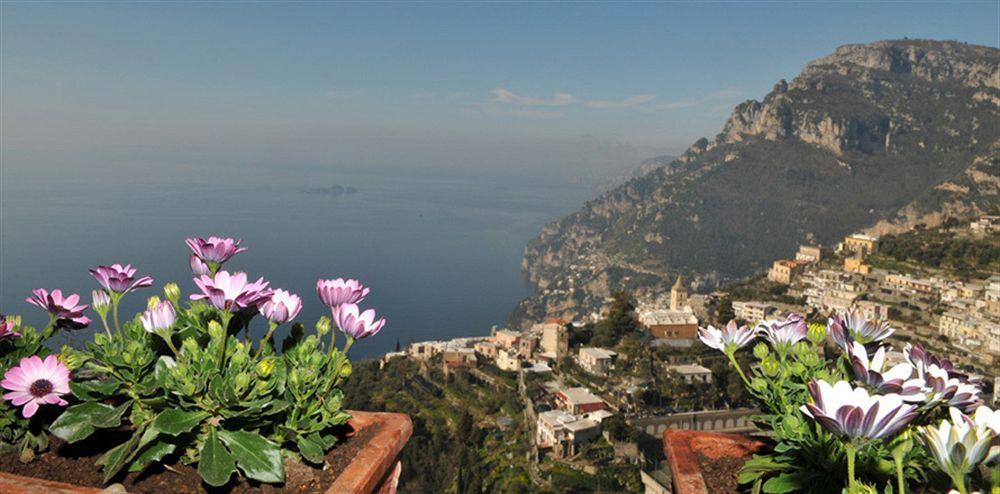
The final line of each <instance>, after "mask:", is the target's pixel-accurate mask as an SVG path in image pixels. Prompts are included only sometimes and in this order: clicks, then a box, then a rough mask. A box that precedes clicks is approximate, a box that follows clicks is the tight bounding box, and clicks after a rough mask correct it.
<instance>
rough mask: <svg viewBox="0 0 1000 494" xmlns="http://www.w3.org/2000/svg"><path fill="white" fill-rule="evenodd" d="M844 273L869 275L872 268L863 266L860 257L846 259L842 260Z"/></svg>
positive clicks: (863, 263) (862, 260)
mask: <svg viewBox="0 0 1000 494" xmlns="http://www.w3.org/2000/svg"><path fill="white" fill-rule="evenodd" d="M844 271H846V272H848V273H861V274H868V273H871V271H872V267H871V266H869V265H867V264H865V261H864V259H861V258H860V257H847V258H845V259H844Z"/></svg>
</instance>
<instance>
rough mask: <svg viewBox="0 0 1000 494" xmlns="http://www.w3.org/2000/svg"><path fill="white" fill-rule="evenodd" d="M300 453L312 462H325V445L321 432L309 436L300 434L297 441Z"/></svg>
mask: <svg viewBox="0 0 1000 494" xmlns="http://www.w3.org/2000/svg"><path fill="white" fill-rule="evenodd" d="M295 443H296V445H298V447H299V453H301V454H302V457H303V458H305V459H306V461H308V462H310V463H317V464H318V463H323V445H322V444H321V439H320V438H319V434H315V433H314V434H310V435H309V436H308V437H302V436H299V437H298V438H297V439H296V441H295Z"/></svg>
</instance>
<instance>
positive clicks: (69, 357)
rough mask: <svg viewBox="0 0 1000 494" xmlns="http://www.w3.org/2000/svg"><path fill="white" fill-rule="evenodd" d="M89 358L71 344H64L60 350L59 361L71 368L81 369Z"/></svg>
mask: <svg viewBox="0 0 1000 494" xmlns="http://www.w3.org/2000/svg"><path fill="white" fill-rule="evenodd" d="M87 360H88V358H87V355H86V354H84V353H82V352H78V351H76V350H74V349H73V348H72V347H70V346H69V345H63V347H62V349H61V350H60V351H59V361H60V362H62V363H63V364H65V365H66V367H69V370H76V369H79V368H80V367H81V366H82V365H83V364H84V363H85V362H86V361H87Z"/></svg>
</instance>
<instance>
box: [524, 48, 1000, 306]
mask: <svg viewBox="0 0 1000 494" xmlns="http://www.w3.org/2000/svg"><path fill="white" fill-rule="evenodd" d="M998 156H1000V50H997V49H994V48H989V47H983V46H974V45H967V44H962V43H956V42H937V41H922V40H905V41H882V42H877V43H872V44H868V45H848V46H843V47H840V48H838V49H837V51H836V52H835V53H834V54H832V55H830V56H827V57H824V58H821V59H819V60H816V61H814V62H812V63H810V64H809V65H808V66H807V67H806V68H805V70H803V72H802V73H801V74H800V75H799V76H798V77H796V78H795V79H794V80H793V81H792V82H790V83H789V82H785V81H780V82H778V83H777V84H775V86H774V90H773V91H772V92H771V93H769V94H768V95H767V96H765V97H764V99H763V100H762V101H752V100H751V101H747V102H744V103H742V104H740V105H738V106H737V107H736V109H735V110H734V111H733V114H732V116H730V117H729V119H728V121H727V122H726V123H725V125H724V127H723V130H722V132H721V133H720V134H718V135H717V136H716V137H715V138H714V139H712V140H708V139H700V140H698V141H697V142H695V143H694V145H692V146H691V147H690V148H689V149H688V150H687V151H686V152H685V153H684V154H683V155H682V156H680V157H679V158H677V159H676V160H674V161H673V162H671V163H669V164H665V165H663V166H660V167H658V168H656V169H655V170H653V171H652V172H650V173H648V174H647V175H644V176H642V177H639V178H636V179H633V180H631V181H629V182H627V183H625V184H623V185H621V186H619V187H617V188H615V189H613V190H611V191H609V192H607V193H605V194H603V195H601V196H600V197H598V198H596V199H594V200H591V201H589V202H587V203H586V204H584V206H583V207H582V208H581V210H580V211H578V212H576V213H574V214H572V215H570V216H567V217H565V218H562V219H560V220H558V221H556V222H554V223H552V224H550V225H548V226H546V227H545V228H544V230H543V231H542V232H541V234H540V235H539V236H538V237H537V238H536V239H534V240H532V241H531V242H530V243H529V244H528V246H527V247H526V249H525V256H524V260H523V262H522V267H523V269H524V271H525V273H526V274H527V275H528V277H529V279H530V280H531V282H532V283H533V284H534V285H535V286H536V287H537V288H538V294H537V295H535V296H533V297H532V298H529V299H528V300H525V301H524V302H522V303H521V304H520V306H519V307H518V308H517V309H516V310H515V311H514V314H513V315H512V319H513V320H514V322H519V321H520V320H522V319H537V318H540V317H544V316H555V315H558V316H563V317H575V316H578V315H580V314H582V313H586V312H589V311H590V310H593V309H594V308H596V307H598V306H599V305H600V303H601V301H602V299H603V298H604V297H605V296H607V295H608V294H610V292H612V291H614V290H616V289H619V288H628V289H632V290H633V291H636V292H637V293H639V294H640V295H642V294H645V293H656V292H659V291H662V290H666V289H669V286H668V285H667V283H668V282H669V281H672V280H673V276H675V275H676V274H677V273H683V274H686V275H687V277H688V278H689V279H692V280H694V284H695V285H696V286H697V285H703V286H706V285H707V286H711V285H715V284H717V283H719V282H721V281H723V280H726V279H731V278H735V277H741V276H746V275H748V274H751V273H753V272H755V271H758V270H761V269H763V268H765V267H766V265H767V264H768V263H769V262H770V261H771V260H773V259H775V258H778V257H782V256H789V255H791V254H792V253H793V252H794V251H795V248H796V246H797V244H799V243H802V242H820V243H823V244H832V243H834V242H835V241H836V240H837V239H838V238H839V237H841V236H843V235H844V234H847V233H850V232H852V231H855V230H862V229H873V231H891V230H892V229H898V228H902V227H905V226H906V225H907V224H912V223H915V222H920V221H924V222H926V221H930V222H934V221H935V218H936V219H937V220H940V219H941V218H943V217H944V216H946V215H948V214H952V215H953V214H975V213H977V212H981V211H987V210H990V209H991V208H994V207H997V206H998V205H1000V196H998V184H1000V182H998V176H1000V173H998V166H1000V157H998Z"/></svg>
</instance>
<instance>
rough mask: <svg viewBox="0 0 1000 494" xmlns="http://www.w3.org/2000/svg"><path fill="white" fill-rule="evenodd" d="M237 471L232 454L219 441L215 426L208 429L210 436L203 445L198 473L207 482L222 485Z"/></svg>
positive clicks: (212, 484)
mask: <svg viewBox="0 0 1000 494" xmlns="http://www.w3.org/2000/svg"><path fill="white" fill-rule="evenodd" d="M235 471H236V465H235V464H234V460H233V457H232V455H230V454H229V452H228V451H226V447H225V446H223V445H222V442H220V441H219V437H218V435H216V433H215V428H211V429H209V430H208V438H207V439H205V445H204V446H202V447H201V460H199V461H198V473H199V474H200V475H201V478H202V479H203V480H204V481H205V483H206V484H208V485H211V486H213V487H221V486H223V485H226V482H229V477H230V476H232V475H233V472H235Z"/></svg>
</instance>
